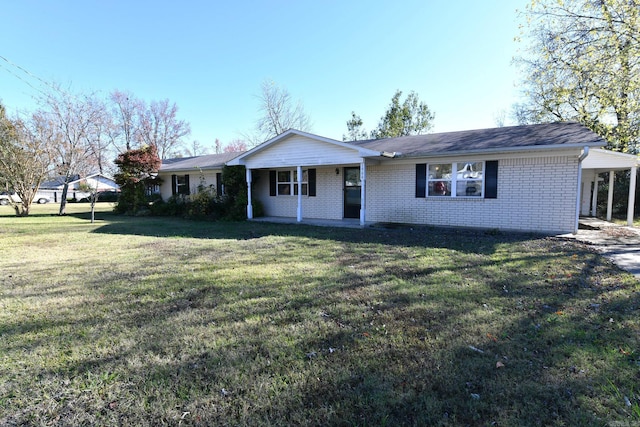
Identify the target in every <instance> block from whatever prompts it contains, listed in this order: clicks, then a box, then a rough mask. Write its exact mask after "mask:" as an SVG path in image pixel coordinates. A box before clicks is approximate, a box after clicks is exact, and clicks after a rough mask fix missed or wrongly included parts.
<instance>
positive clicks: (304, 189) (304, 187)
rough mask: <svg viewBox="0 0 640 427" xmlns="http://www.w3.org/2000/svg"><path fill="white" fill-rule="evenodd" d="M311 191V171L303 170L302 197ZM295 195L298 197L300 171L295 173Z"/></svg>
mask: <svg viewBox="0 0 640 427" xmlns="http://www.w3.org/2000/svg"><path fill="white" fill-rule="evenodd" d="M308 190H309V171H308V170H307V169H302V195H303V196H306V195H307V192H308ZM293 194H295V195H296V196H297V195H298V171H297V170H295V171H293Z"/></svg>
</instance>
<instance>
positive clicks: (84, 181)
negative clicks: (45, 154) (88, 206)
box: [39, 173, 120, 202]
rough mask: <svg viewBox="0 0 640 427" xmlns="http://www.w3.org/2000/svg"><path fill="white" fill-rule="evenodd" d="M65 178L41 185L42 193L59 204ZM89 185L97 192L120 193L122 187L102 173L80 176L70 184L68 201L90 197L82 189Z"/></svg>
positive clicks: (61, 177)
mask: <svg viewBox="0 0 640 427" xmlns="http://www.w3.org/2000/svg"><path fill="white" fill-rule="evenodd" d="M64 180H65V177H63V176H60V177H58V178H56V179H52V180H49V181H45V182H43V183H42V184H40V190H39V191H40V192H41V193H42V194H46V195H47V196H48V197H50V199H51V201H54V202H59V201H60V197H61V196H62V190H63V188H64ZM83 185H87V186H88V187H89V188H92V189H97V191H98V192H99V193H100V192H104V191H120V186H119V185H118V184H116V182H115V181H114V180H113V179H112V178H109V177H108V176H106V175H103V174H100V173H94V174H91V175H87V176H86V177H84V178H80V175H76V176H74V177H73V180H72V181H70V182H69V188H68V190H67V199H76V200H80V199H83V198H85V197H89V195H90V193H89V192H86V191H82V190H81V187H82V186H83Z"/></svg>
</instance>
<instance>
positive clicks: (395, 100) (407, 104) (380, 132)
mask: <svg viewBox="0 0 640 427" xmlns="http://www.w3.org/2000/svg"><path fill="white" fill-rule="evenodd" d="M401 96H402V91H399V90H398V91H396V93H395V94H394V95H393V97H392V98H391V104H389V108H388V109H387V112H386V113H385V114H384V116H382V118H381V119H380V123H379V124H378V128H377V129H374V130H373V131H372V132H371V137H372V138H375V139H381V138H394V137H398V136H406V135H420V134H423V133H426V132H428V131H429V130H430V129H431V128H432V127H433V119H434V118H435V115H434V114H433V113H432V112H431V110H429V107H428V106H427V104H425V103H424V102H420V100H419V99H418V95H417V94H416V93H415V92H410V93H409V95H408V96H407V98H406V99H405V100H404V102H403V103H402V104H401V103H400V97H401Z"/></svg>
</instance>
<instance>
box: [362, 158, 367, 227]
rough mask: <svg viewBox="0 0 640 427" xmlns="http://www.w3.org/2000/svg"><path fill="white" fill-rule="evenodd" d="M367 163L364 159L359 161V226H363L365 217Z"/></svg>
mask: <svg viewBox="0 0 640 427" xmlns="http://www.w3.org/2000/svg"><path fill="white" fill-rule="evenodd" d="M366 186H367V165H366V162H365V160H364V159H362V161H361V162H360V226H361V227H364V223H365V221H366V218H367V200H366V194H367V192H366Z"/></svg>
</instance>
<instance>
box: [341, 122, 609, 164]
mask: <svg viewBox="0 0 640 427" xmlns="http://www.w3.org/2000/svg"><path fill="white" fill-rule="evenodd" d="M353 144H356V145H359V146H361V147H365V148H369V149H372V150H381V151H388V152H395V153H396V156H399V157H420V156H439V155H453V154H461V153H482V152H511V151H523V150H539V149H556V148H569V147H584V146H591V147H602V146H604V145H606V141H605V140H604V139H602V138H601V137H600V136H598V135H597V134H596V133H594V132H592V131H591V130H589V129H588V128H586V127H585V126H583V125H581V124H579V123H547V124H539V125H526V126H508V127H500V128H491V129H477V130H468V131H458V132H445V133H432V134H426V135H412V136H402V137H398V138H387V139H379V140H368V141H356V142H354V143H353Z"/></svg>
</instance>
